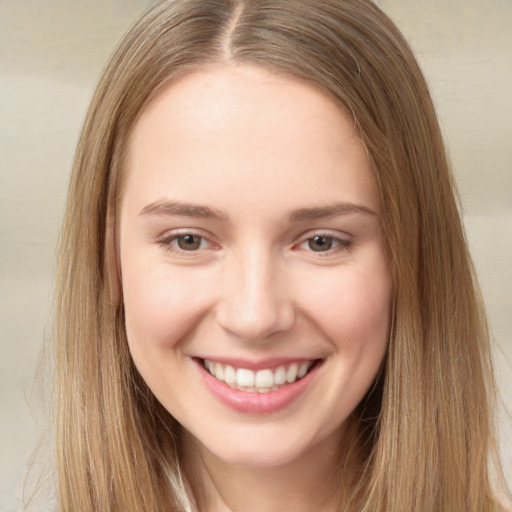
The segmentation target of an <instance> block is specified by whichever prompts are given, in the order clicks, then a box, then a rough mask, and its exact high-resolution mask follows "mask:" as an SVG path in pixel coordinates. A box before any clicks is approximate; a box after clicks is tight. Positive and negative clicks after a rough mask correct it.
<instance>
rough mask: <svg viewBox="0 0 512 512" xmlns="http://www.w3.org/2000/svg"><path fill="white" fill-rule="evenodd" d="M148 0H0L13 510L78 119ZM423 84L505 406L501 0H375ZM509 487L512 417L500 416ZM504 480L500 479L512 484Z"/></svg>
mask: <svg viewBox="0 0 512 512" xmlns="http://www.w3.org/2000/svg"><path fill="white" fill-rule="evenodd" d="M149 3H150V1H149V0H138V1H136V0H88V1H80V0H60V1H57V0H54V1H50V0H0V116H1V118H0V511H1V512H11V511H15V510H20V509H21V501H20V496H21V485H22V484H21V482H22V478H23V475H24V474H25V472H26V467H27V460H28V457H29V455H30V452H31V450H32V448H33V447H34V444H35V442H36V440H37V439H38V437H39V435H40V434H39V424H40V423H41V419H40V415H39V413H38V410H37V407H36V404H35V403H34V400H33V399H31V391H32V382H33V376H34V373H35V368H36V362H37V357H38V355H39V351H40V349H41V346H42V344H43V339H44V337H45V332H47V330H48V325H49V318H50V317H49V315H50V309H51V300H52V299H51V286H52V284H51V283H52V276H53V270H54V267H53V258H54V251H55V246H56V243H57V238H58V230H59V224H60V221H61V218H62V212H63V205H64V199H65V193H66V186H67V181H68V176H69V170H70V167H71V162H72V158H73V152H74V146H75V144H76V141H77V137H78V133H79V129H80V125H81V122H82V120H83V117H84V114H85V110H86V108H87V104H88V101H89V99H90V97H91V94H92V91H93V88H94V85H95V83H96V81H97V79H98V77H99V74H100V72H101V70H102V68H103V66H104V64H105V62H106V60H107V58H108V56H109V55H110V53H111V51H112V50H113V48H114V46H115V44H116V42H117V41H118V40H119V38H120V36H121V35H122V34H123V33H124V32H125V31H126V30H127V28H128V27H129V26H130V25H131V23H132V22H133V20H135V19H136V17H137V16H138V15H139V13H140V12H141V11H142V10H143V9H144V7H145V6H146V5H148V4H149ZM379 3H380V5H381V6H382V7H383V8H384V10H385V11H387V12H388V13H389V14H390V15H391V17H392V18H393V19H394V20H395V22H396V23H397V24H398V25H399V27H400V28H401V29H402V30H403V32H404V33H405V35H406V37H407V38H408V39H409V41H410V42H411V44H412V46H413V48H414V49H415V50H416V53H417V56H418V58H419V60H420V62H421V64H422V66H423V68H424V71H425V73H426V75H427V78H428V81H429V83H430V85H431V87H432V91H433V95H434V97H435V100H436V103H437V106H438V111H439V115H440V119H441V123H442V126H443V129H444V132H445V136H446V140H447V143H448V148H449V152H450V155H451V159H452V162H453V166H454V170H455V173H456V176H457V180H458V183H459V187H460V192H461V196H462V200H463V204H464V209H465V222H466V226H467V230H468V238H469V242H470V245H471V248H472V251H473V256H474V259H475V263H476V267H477V270H478V273H479V277H480V281H481V285H482V288H483V292H484V298H485V301H486V304H487V306H488V311H489V315H490V320H491V325H492V329H493V332H494V336H495V339H496V341H497V347H496V360H497V369H498V378H499V382H500V388H501V391H502V396H503V402H504V404H505V406H506V407H507V408H508V411H509V412H510V411H511V410H512V30H510V27H512V0H381V1H380V2H379ZM500 426H501V431H502V433H501V441H502V446H503V452H504V462H505V466H506V469H507V473H508V475H509V477H511V478H510V481H512V420H511V419H510V417H509V416H507V415H506V414H504V413H503V408H502V413H501V420H500ZM509 485H510V484H509Z"/></svg>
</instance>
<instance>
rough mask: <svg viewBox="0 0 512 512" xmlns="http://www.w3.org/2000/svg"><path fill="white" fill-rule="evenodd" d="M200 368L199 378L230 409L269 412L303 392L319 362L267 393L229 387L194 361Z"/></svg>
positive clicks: (246, 411)
mask: <svg viewBox="0 0 512 512" xmlns="http://www.w3.org/2000/svg"><path fill="white" fill-rule="evenodd" d="M196 363H197V366H198V367H199V370H200V375H201V378H202V379H203V381H204V383H205V384H206V387H207V388H208V389H209V390H210V391H211V393H212V394H213V395H214V396H215V397H216V398H217V399H218V400H219V401H220V402H221V403H223V404H224V405H227V406H228V407H230V408H231V409H233V410H235V411H238V412H243V413H246V414H271V413H274V412H277V411H280V410H281V409H284V408H286V407H288V406H289V405H290V404H291V403H292V402H293V401H294V400H296V399H297V398H298V397H299V396H300V395H302V393H304V392H305V391H306V389H307V387H308V386H309V384H310V383H311V381H312V380H313V379H314V378H315V375H316V374H317V372H318V370H319V368H320V366H321V364H320V363H318V362H317V363H316V364H315V366H314V367H313V369H312V370H311V371H310V372H309V373H308V374H306V375H305V376H304V377H303V378H302V379H300V380H298V381H296V382H294V383H293V384H288V385H287V386H284V387H282V388H280V389H277V390H276V391H269V392H268V393H258V392H254V393H249V392H247V391H240V390H238V389H233V388H230V387H229V386H228V385H227V384H225V383H224V382H221V381H219V380H217V379H216V378H215V377H213V376H212V375H211V374H210V373H209V372H208V371H207V370H206V369H205V368H204V366H203V364H202V362H200V361H196Z"/></svg>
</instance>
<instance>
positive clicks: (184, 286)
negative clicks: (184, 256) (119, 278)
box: [123, 265, 207, 352]
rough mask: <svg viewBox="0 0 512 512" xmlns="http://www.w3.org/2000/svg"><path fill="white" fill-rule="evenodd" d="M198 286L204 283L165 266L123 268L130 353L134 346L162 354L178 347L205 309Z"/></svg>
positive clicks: (127, 266) (205, 299)
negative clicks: (169, 269)
mask: <svg viewBox="0 0 512 512" xmlns="http://www.w3.org/2000/svg"><path fill="white" fill-rule="evenodd" d="M201 283H204V280H203V279H202V278H201V277H200V276H194V275H192V276H191V275H190V272H187V269H182V270H181V271H177V272H176V271H175V272H173V273H170V272H169V271H168V269H167V268H166V267H165V266H164V267H161V266H154V267H153V268H143V267H137V265H133V266H132V265H126V268H123V299H124V305H125V317H126V331H127V336H128V342H129V344H130V349H132V352H136V351H137V347H144V349H145V350H150V351H161V350H165V349H168V348H170V347H173V346H175V345H177V344H179V342H180V341H181V340H182V339H183V337H184V336H185V335H186V334H187V333H188V332H189V331H190V329H191V326H192V325H193V323H194V322H195V321H196V320H197V318H198V317H200V315H201V313H202V311H204V309H205V308H206V303H207V298H206V297H205V295H204V286H201Z"/></svg>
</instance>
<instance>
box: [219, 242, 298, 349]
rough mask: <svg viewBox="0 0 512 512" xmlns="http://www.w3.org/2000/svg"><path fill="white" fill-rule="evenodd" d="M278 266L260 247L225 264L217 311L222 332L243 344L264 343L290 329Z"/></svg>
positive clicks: (291, 321) (290, 315)
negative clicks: (241, 340)
mask: <svg viewBox="0 0 512 512" xmlns="http://www.w3.org/2000/svg"><path fill="white" fill-rule="evenodd" d="M280 267H281V265H280V263H279V261H276V260H275V259H273V258H272V257H271V255H269V254H266V253H265V252H264V250H263V249H262V248H256V249H255V250H252V251H244V253H243V254H241V255H239V256H238V257H234V258H233V259H230V261H229V262H226V267H225V269H224V270H225V273H224V279H223V283H222V285H223V286H222V287H223V289H222V290H221V291H220V292H219V293H220V296H221V299H220V301H219V303H218V308H217V320H218V322H219V324H220V325H221V326H222V328H223V329H225V330H226V331H228V332H229V333H230V334H231V335H234V336H236V337H238V338H240V339H243V340H245V341H253V342H264V341H267V340H268V338H269V337H270V336H271V335H273V334H276V333H279V332H283V331H287V330H289V329H290V328H291V327H292V326H293V324H294V322H295V310H294V305H293V301H292V298H291V297H290V296H289V293H288V287H287V283H286V281H287V279H286V275H285V274H286V272H284V271H283V269H281V268H280Z"/></svg>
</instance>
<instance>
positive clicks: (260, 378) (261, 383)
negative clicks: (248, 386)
mask: <svg viewBox="0 0 512 512" xmlns="http://www.w3.org/2000/svg"><path fill="white" fill-rule="evenodd" d="M254 385H255V387H257V388H271V387H272V386H273V385H274V373H273V372H272V370H260V371H259V372H258V373H256V381H255V384H254Z"/></svg>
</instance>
